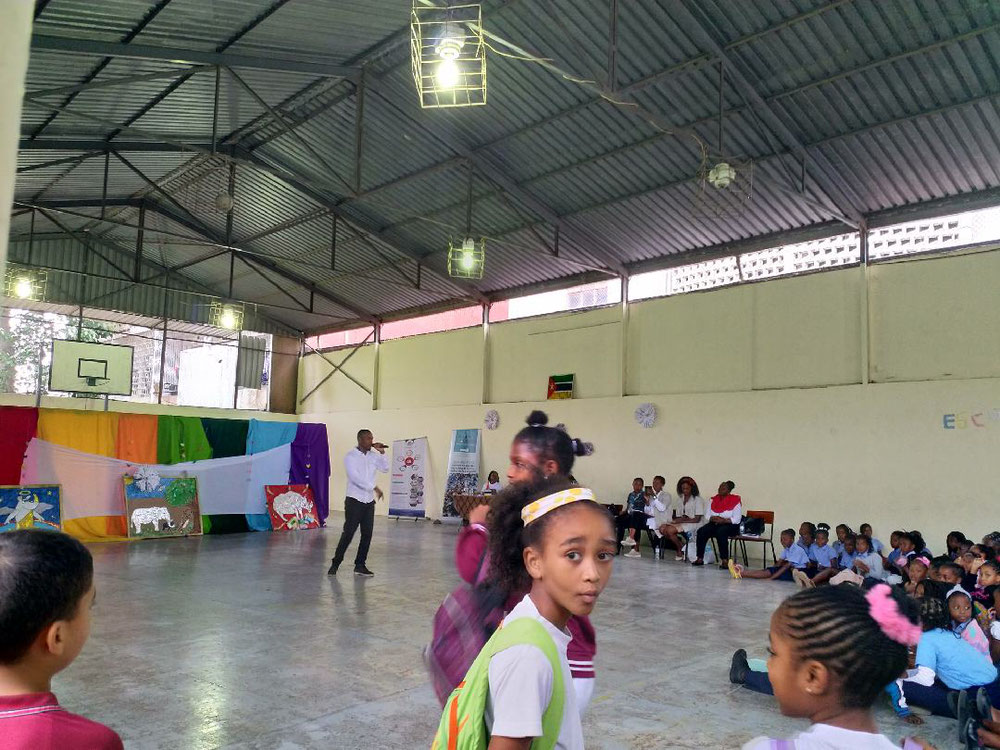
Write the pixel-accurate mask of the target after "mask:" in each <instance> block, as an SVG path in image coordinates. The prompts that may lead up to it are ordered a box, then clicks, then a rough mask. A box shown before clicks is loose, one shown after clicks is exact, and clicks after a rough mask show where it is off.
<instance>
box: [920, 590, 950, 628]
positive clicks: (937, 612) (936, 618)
mask: <svg viewBox="0 0 1000 750" xmlns="http://www.w3.org/2000/svg"><path fill="white" fill-rule="evenodd" d="M917 601H918V603H919V604H920V625H921V627H922V628H923V629H924V632H925V633H926V632H927V631H928V630H937V629H938V628H943V629H945V630H947V629H948V628H949V627H950V626H951V615H950V614H948V605H947V604H946V603H945V600H944V599H943V598H938V597H936V596H925V597H922V598H920V599H918V600H917Z"/></svg>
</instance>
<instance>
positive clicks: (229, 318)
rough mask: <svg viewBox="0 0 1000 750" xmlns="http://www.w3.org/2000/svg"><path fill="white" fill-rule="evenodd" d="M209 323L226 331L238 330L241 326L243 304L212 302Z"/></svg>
mask: <svg viewBox="0 0 1000 750" xmlns="http://www.w3.org/2000/svg"><path fill="white" fill-rule="evenodd" d="M211 324H212V325H214V326H215V327H216V328H224V329H226V330H227V331H239V330H241V329H242V328H243V305H234V304H228V303H222V302H213V303H212V311H211Z"/></svg>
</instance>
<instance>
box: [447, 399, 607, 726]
mask: <svg viewBox="0 0 1000 750" xmlns="http://www.w3.org/2000/svg"><path fill="white" fill-rule="evenodd" d="M548 421H549V418H548V416H547V415H546V414H545V412H542V411H537V410H536V411H533V412H531V414H529V415H528V419H527V425H526V426H525V427H522V428H521V430H520V432H518V433H517V435H515V436H514V440H513V442H512V443H511V446H510V465H509V468H508V469H507V481H508V482H509V483H510V484H527V485H531V486H535V485H538V484H539V483H545V482H548V481H550V480H554V479H562V480H569V481H571V482H572V483H573V484H575V483H576V481H575V480H573V479H572V478H571V474H570V472H571V471H572V470H573V464H574V463H575V461H576V458H577V457H579V456H589V455H590V454H592V453H593V452H594V446H593V444H592V443H588V442H584V441H583V440H580V439H578V438H571V437H570V436H569V434H568V433H567V432H566V431H565V430H564V429H560V428H559V427H549V426H548ZM488 513H489V506H488V505H480V506H479V507H477V508H473V509H472V511H471V512H470V513H469V525H468V526H466V527H464V528H463V529H462V531H461V532H460V533H459V535H458V542H457V543H456V545H455V565H456V567H457V568H458V573H459V575H460V576H462V578H463V579H464V580H465V582H466V583H470V584H473V585H475V584H478V583H482V582H483V580H484V579H485V578H486V577H487V576H488V575H489V570H490V566H489V564H488V558H487V556H486V555H487V548H488V545H489V539H490V532H489V524H488ZM525 593H526V590H514V591H510V590H508V591H507V594H508V602H507V607H506V610H507V611H509V610H510V608H511V607H513V606H514V605H515V604H517V603H518V602H519V601H520V600H521V598H522V597H523V596H524V594H525ZM569 631H570V633H572V634H573V640H572V641H570V644H569V666H570V671H571V672H572V673H573V686H574V687H575V688H576V695H577V708H579V709H580V713H581V714H583V712H584V711H585V710H586V708H587V705H588V704H589V703H590V698H591V696H592V695H593V693H594V680H595V673H594V657H595V655H596V653H597V637H596V634H595V632H594V626H593V625H591V623H590V618H588V617H571V618H570V621H569Z"/></svg>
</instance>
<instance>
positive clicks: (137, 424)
mask: <svg viewBox="0 0 1000 750" xmlns="http://www.w3.org/2000/svg"><path fill="white" fill-rule="evenodd" d="M157 424H158V419H157V417H156V415H155V414H122V415H121V417H120V418H119V420H118V445H117V448H116V449H115V458H120V459H122V460H123V461H133V462H134V463H137V464H155V463H156V437H157V433H156V430H157Z"/></svg>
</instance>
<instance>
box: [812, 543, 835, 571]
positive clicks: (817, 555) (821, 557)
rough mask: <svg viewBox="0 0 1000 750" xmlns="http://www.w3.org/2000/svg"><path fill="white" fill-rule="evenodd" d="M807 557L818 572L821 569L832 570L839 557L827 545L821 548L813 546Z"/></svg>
mask: <svg viewBox="0 0 1000 750" xmlns="http://www.w3.org/2000/svg"><path fill="white" fill-rule="evenodd" d="M809 556H810V558H811V559H812V561H813V562H814V563H816V567H817V568H819V569H820V570H822V569H823V568H832V567H833V563H834V562H836V560H837V559H838V558H839V557H840V555H838V554H837V551H836V550H835V549H834V548H833V547H831V546H830V545H829V544H824V545H823V546H822V547H820V546H819V545H816V544H814V545H813V546H812V547H811V548H810V555H809Z"/></svg>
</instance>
